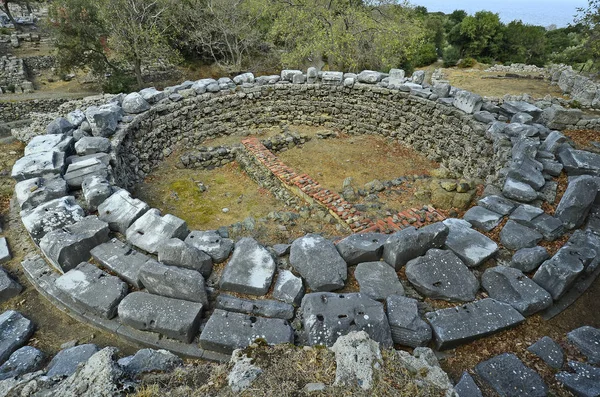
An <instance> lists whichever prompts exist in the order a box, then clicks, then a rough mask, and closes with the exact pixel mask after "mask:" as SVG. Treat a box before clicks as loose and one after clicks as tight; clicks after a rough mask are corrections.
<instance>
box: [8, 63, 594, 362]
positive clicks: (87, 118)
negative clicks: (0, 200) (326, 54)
mask: <svg viewBox="0 0 600 397" xmlns="http://www.w3.org/2000/svg"><path fill="white" fill-rule="evenodd" d="M423 77H424V76H423V73H420V72H416V73H415V74H414V75H413V76H412V77H411V78H410V79H407V78H405V77H404V72H403V71H401V70H392V71H390V73H389V74H382V73H378V72H372V71H364V72H362V73H360V74H358V75H355V74H349V73H346V74H344V73H341V72H318V73H317V72H316V70H314V69H312V68H311V69H309V70H308V71H307V73H303V72H301V71H294V70H284V71H282V72H281V75H276V76H261V77H256V78H255V77H254V76H253V75H252V74H250V73H246V74H243V75H240V76H237V77H235V78H234V79H233V80H231V79H229V78H221V79H219V80H213V79H203V80H199V81H196V82H185V83H183V84H180V85H178V86H175V87H169V88H167V89H165V90H164V91H158V90H156V89H153V88H148V89H144V90H142V91H140V92H135V93H131V94H129V95H118V96H115V97H114V98H112V99H110V101H109V102H108V103H105V104H102V105H99V106H91V107H89V108H87V109H73V112H71V113H70V114H69V115H68V116H67V117H66V118H59V119H56V120H55V121H53V122H52V123H51V124H50V125H48V127H47V134H45V135H39V136H37V137H34V138H33V139H32V140H31V141H30V142H29V144H28V145H27V147H26V148H25V155H24V157H22V158H21V159H19V160H18V161H17V162H16V164H15V165H14V168H13V170H12V176H13V177H14V178H15V179H16V180H17V181H18V184H17V185H16V188H15V189H16V195H17V199H18V203H19V205H20V207H21V210H22V211H21V218H22V221H23V223H24V225H25V227H26V229H27V230H28V232H29V233H30V235H31V237H32V239H33V240H34V241H35V243H36V244H38V245H39V248H40V252H41V253H42V254H43V257H44V258H42V257H41V256H37V257H30V258H28V259H27V260H25V261H24V262H23V268H24V270H25V273H26V274H27V276H28V277H29V279H30V280H31V281H32V282H33V284H34V285H35V286H36V288H37V289H38V290H39V291H40V292H41V293H42V294H44V295H45V296H46V297H48V298H49V299H50V300H51V301H52V302H53V303H54V304H56V305H57V306H59V307H61V308H63V309H66V310H67V311H69V312H70V313H71V314H72V315H73V316H75V317H76V318H78V319H80V320H82V321H85V322H87V323H90V324H92V325H94V326H97V327H99V328H103V329H105V330H108V331H109V332H112V333H115V334H117V335H120V336H123V337H125V338H128V339H130V340H133V341H135V342H138V343H141V344H144V345H148V346H152V347H159V348H166V349H169V350H171V351H173V352H176V353H179V354H182V355H185V356H189V357H197V358H206V359H212V360H225V359H228V357H229V354H231V352H232V351H233V350H234V349H236V348H241V347H245V346H248V345H249V344H251V343H252V342H253V341H254V340H256V339H257V338H261V339H264V340H265V341H266V342H267V343H269V344H277V343H296V344H300V345H317V344H320V345H327V346H331V345H333V343H334V342H335V341H336V339H337V338H338V337H339V336H340V335H344V334H347V333H349V332H350V331H358V330H363V331H366V332H367V333H368V334H369V336H370V337H371V338H372V339H373V340H375V341H377V342H379V343H380V344H382V345H383V346H386V347H391V346H393V345H394V344H396V345H403V346H410V347H417V346H424V345H428V344H429V343H430V342H432V343H433V344H434V345H435V347H436V348H437V349H440V350H442V349H448V348H453V347H455V346H458V345H460V344H463V343H466V342H469V341H472V340H475V339H477V338H481V337H484V336H487V335H490V334H493V333H495V332H499V331H501V330H505V329H508V328H510V327H514V326H516V325H518V324H520V323H522V322H524V321H525V318H526V317H527V316H531V315H532V314H534V313H538V312H540V311H544V315H545V316H546V317H551V316H552V315H554V314H556V313H558V312H559V311H560V310H562V309H563V308H564V307H566V305H568V304H569V303H570V302H572V301H573V300H574V299H576V297H577V292H575V291H582V290H584V289H585V288H586V286H589V284H590V283H591V282H592V281H593V280H594V279H595V278H596V277H597V275H598V273H599V272H600V267H599V266H598V264H599V263H600V256H598V255H597V253H598V252H599V250H600V237H599V235H598V234H599V233H600V223H599V221H600V219H599V215H598V214H599V211H598V207H597V206H596V205H595V201H596V196H597V193H598V191H599V189H600V179H599V176H600V155H597V154H593V153H590V152H586V151H582V150H576V149H574V148H573V146H572V145H571V144H570V141H569V139H567V138H566V137H565V136H564V135H563V134H561V133H560V132H558V131H552V130H550V129H549V128H547V127H546V126H545V125H544V122H545V115H546V112H545V111H542V109H540V108H538V107H536V106H534V105H531V104H529V103H527V102H519V101H513V102H509V101H506V102H504V103H503V104H502V105H501V106H497V105H495V104H493V103H490V102H486V101H484V100H483V98H482V97H480V96H479V95H476V94H473V93H470V92H467V91H464V90H459V89H456V88H454V87H451V86H450V85H448V84H444V83H438V84H434V85H433V86H429V85H427V84H424V83H423ZM282 124H305V125H315V126H326V127H328V128H335V129H337V130H340V131H343V132H345V133H348V134H375V135H380V136H384V137H391V138H393V139H396V140H398V141H399V142H402V143H405V144H408V145H410V146H411V147H412V148H414V149H415V150H417V151H418V152H420V153H422V154H423V155H426V156H427V157H428V158H430V159H432V160H435V161H437V162H439V163H441V164H442V166H443V167H445V168H447V169H449V170H451V171H452V172H454V173H456V174H459V175H462V176H464V177H466V178H480V179H485V180H486V183H487V186H486V189H485V195H484V196H485V197H484V198H482V199H481V200H479V202H478V205H477V206H475V207H473V208H471V209H470V210H469V211H467V212H466V213H465V214H464V216H463V218H462V219H444V217H443V215H441V214H439V213H437V212H435V210H434V209H432V208H425V209H424V210H423V213H420V214H416V216H419V222H417V223H416V225H417V226H419V227H418V228H417V227H414V225H412V226H411V224H410V223H409V222H399V223H398V224H394V225H392V226H393V227H391V229H392V230H390V225H389V224H387V223H386V222H379V221H378V222H373V221H372V220H369V219H367V218H365V217H361V214H360V213H357V212H352V211H350V207H347V205H349V204H348V203H347V202H345V200H344V199H343V198H341V197H339V195H336V194H330V193H328V194H329V195H325V196H323V191H322V190H319V187H318V186H316V185H313V182H312V181H311V180H310V177H307V176H305V175H297V174H295V173H294V172H293V170H291V169H288V168H286V167H285V164H282V163H281V162H279V160H278V158H277V156H276V155H274V154H273V153H272V152H271V151H269V150H268V149H267V148H266V147H265V146H264V145H263V144H262V143H261V142H260V141H259V140H258V139H256V138H247V139H244V140H243V141H242V144H243V145H242V147H241V149H239V150H237V151H236V153H235V156H236V159H238V161H240V162H246V163H247V164H249V165H253V166H254V167H255V168H257V169H259V171H257V175H258V177H257V179H258V180H259V181H260V180H262V181H271V182H273V183H274V184H279V185H280V186H283V188H282V189H280V190H281V191H287V192H288V193H289V194H292V193H294V192H295V193H296V194H297V195H298V196H300V197H305V198H310V199H312V200H315V201H319V202H320V203H321V204H323V205H324V206H325V207H326V208H327V209H328V210H329V211H330V212H331V213H332V214H333V215H335V216H336V217H338V218H339V219H340V220H341V221H343V222H345V224H346V225H347V226H348V229H349V230H352V231H353V232H355V233H354V234H349V235H348V236H347V237H345V238H341V239H337V240H335V241H333V242H332V241H331V240H328V239H326V238H324V237H322V236H320V235H318V234H308V235H306V236H304V237H301V238H299V239H296V240H295V241H293V243H292V244H290V245H288V244H278V245H275V246H273V247H265V246H263V245H261V243H260V242H258V241H256V240H254V239H253V238H250V237H245V238H242V239H240V240H238V241H233V240H232V239H230V238H229V235H228V232H227V229H226V228H221V229H219V230H208V231H207V230H204V231H202V230H192V231H190V230H188V226H187V224H186V221H185V219H180V218H177V217H175V216H172V215H170V214H164V215H163V214H161V213H160V212H159V211H158V210H157V209H153V208H149V206H148V205H147V204H146V203H144V202H142V201H141V200H139V199H136V198H134V197H132V196H131V194H130V193H129V192H128V191H127V189H131V188H132V187H134V186H135V185H136V183H139V182H140V181H142V180H143V178H144V177H145V176H147V175H148V173H149V172H150V171H151V170H152V169H153V168H154V167H156V166H157V165H159V164H160V162H161V160H163V159H164V158H165V157H166V156H169V155H170V154H171V153H172V152H173V150H174V148H175V146H176V145H183V146H185V147H187V148H193V147H195V146H197V145H199V144H200V143H202V142H203V141H204V140H206V139H208V138H215V137H219V136H224V135H241V136H244V135H245V132H246V131H248V130H249V129H252V128H257V127H270V126H278V125H282ZM223 155H224V156H231V153H230V152H227V153H224V154H223ZM563 171H565V172H566V174H567V175H568V176H569V180H568V186H567V187H566V191H565V192H564V194H563V196H562V198H561V200H560V203H559V204H558V206H557V207H556V211H555V212H553V213H548V212H545V211H544V209H543V208H548V207H547V206H545V205H543V204H544V203H545V202H550V203H553V202H554V200H555V198H556V191H557V186H558V183H557V180H556V177H557V176H559V175H560V174H561V173H562V172H563ZM494 230H496V231H499V232H500V234H499V236H500V237H499V238H500V243H501V245H502V247H503V248H504V251H505V252H508V253H509V254H510V255H499V254H498V252H499V248H500V247H499V246H498V244H497V243H496V242H494V241H493V240H492V239H490V238H489V237H488V235H486V233H488V232H490V231H494ZM390 231H391V232H393V233H390V234H384V233H382V232H388V233H389V232H390ZM349 233H350V232H349ZM565 236H566V237H565ZM559 238H562V239H563V240H562V241H566V243H565V244H564V246H563V247H562V248H560V249H558V251H557V252H556V253H555V254H554V255H553V256H550V255H549V254H548V252H547V250H546V249H545V248H543V247H542V246H539V245H538V243H540V242H541V241H542V240H545V241H554V240H557V239H559ZM490 259H495V261H490ZM221 264H224V265H221ZM490 264H492V265H494V266H492V265H490ZM213 269H218V272H219V274H217V277H216V281H215V283H214V285H212V286H208V287H207V283H206V281H207V280H208V279H211V278H212V280H215V274H213ZM483 269H485V271H483ZM401 270H402V271H403V272H404V274H405V275H406V279H400V278H399V274H402V273H401ZM215 272H216V270H215ZM349 272H351V273H353V275H354V278H355V279H356V281H357V282H358V285H359V289H360V291H359V292H343V293H340V292H336V291H340V290H344V289H345V288H347V283H348V273H349ZM483 291H485V293H486V295H485V296H486V297H485V298H483V296H484V295H483ZM424 298H431V299H441V300H445V301H449V302H454V303H455V305H456V306H455V307H451V308H446V309H440V310H429V311H427V312H426V313H424V316H423V313H422V310H421V311H420V310H419V305H418V303H420V301H422V300H423V299H424Z"/></svg>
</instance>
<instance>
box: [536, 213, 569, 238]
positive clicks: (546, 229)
mask: <svg viewBox="0 0 600 397" xmlns="http://www.w3.org/2000/svg"><path fill="white" fill-rule="evenodd" d="M532 226H533V228H534V229H535V230H537V231H538V232H540V233H541V234H542V236H544V240H547V241H554V240H556V239H557V238H559V237H560V236H562V235H563V234H564V232H565V228H564V227H563V224H562V222H561V221H560V219H558V218H555V217H553V216H550V215H548V214H542V215H540V216H538V217H537V218H535V219H534V220H533V221H532Z"/></svg>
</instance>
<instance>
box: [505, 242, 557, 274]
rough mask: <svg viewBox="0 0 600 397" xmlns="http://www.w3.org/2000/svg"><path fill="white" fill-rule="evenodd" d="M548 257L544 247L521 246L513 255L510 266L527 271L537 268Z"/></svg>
mask: <svg viewBox="0 0 600 397" xmlns="http://www.w3.org/2000/svg"><path fill="white" fill-rule="evenodd" d="M549 258H550V254H548V251H547V250H546V248H544V247H533V248H522V249H520V250H518V251H517V252H515V254H514V255H513V257H512V260H511V262H510V267H514V268H515V269H519V270H521V271H522V272H525V273H528V272H532V271H534V270H535V269H537V268H538V267H539V266H540V265H541V264H542V262H544V261H545V260H547V259H549Z"/></svg>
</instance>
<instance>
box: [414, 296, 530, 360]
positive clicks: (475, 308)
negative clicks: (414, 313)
mask: <svg viewBox="0 0 600 397" xmlns="http://www.w3.org/2000/svg"><path fill="white" fill-rule="evenodd" d="M425 317H426V318H427V320H428V321H429V324H430V325H431V328H432V329H433V334H434V336H435V342H436V346H437V348H438V349H450V348H453V347H455V346H458V345H461V344H463V343H466V342H470V341H472V340H476V339H479V338H483V337H485V336H488V335H491V334H494V333H496V332H500V331H503V330H505V329H508V328H512V327H515V326H517V325H519V324H521V323H522V322H523V321H525V317H523V316H522V315H521V313H519V312H518V311H517V310H516V309H514V308H513V307H512V306H511V305H509V304H506V303H503V302H499V301H497V300H495V299H491V298H486V299H482V300H479V301H476V302H471V303H467V304H466V305H463V306H457V307H451V308H448V309H440V310H437V311H435V312H429V313H427V314H426V315H425Z"/></svg>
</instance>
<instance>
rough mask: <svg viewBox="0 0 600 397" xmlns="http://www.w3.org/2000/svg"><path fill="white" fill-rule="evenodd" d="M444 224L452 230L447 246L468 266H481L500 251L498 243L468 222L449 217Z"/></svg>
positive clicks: (447, 239)
mask: <svg viewBox="0 0 600 397" xmlns="http://www.w3.org/2000/svg"><path fill="white" fill-rule="evenodd" d="M444 224H445V225H446V226H448V228H449V230H450V232H449V233H448V237H447V238H446V243H445V247H446V248H448V249H449V250H451V251H453V252H454V253H455V254H456V256H458V257H459V258H460V259H461V260H462V261H463V262H464V264H465V265H467V266H468V267H476V266H479V265H481V264H482V263H483V262H485V261H486V260H488V259H489V258H491V257H492V256H494V255H495V254H496V252H498V244H496V243H495V242H494V241H492V240H491V239H490V238H488V237H487V236H484V235H483V234H481V233H479V232H477V231H475V230H473V229H471V228H469V227H468V226H467V225H469V223H468V222H464V223H462V222H454V221H452V220H449V219H447V220H445V221H444Z"/></svg>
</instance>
